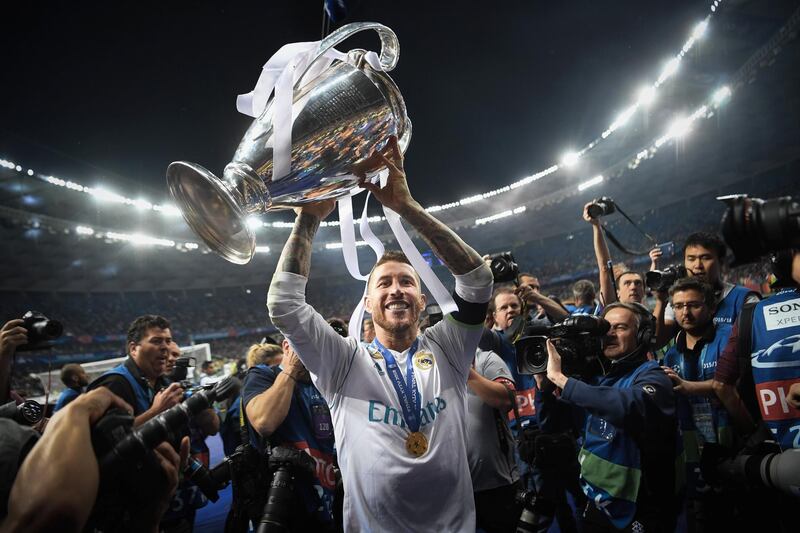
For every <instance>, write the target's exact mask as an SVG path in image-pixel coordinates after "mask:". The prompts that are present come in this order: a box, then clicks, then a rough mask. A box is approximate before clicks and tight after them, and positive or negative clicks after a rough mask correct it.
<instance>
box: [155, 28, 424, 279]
mask: <svg viewBox="0 0 800 533" xmlns="http://www.w3.org/2000/svg"><path fill="white" fill-rule="evenodd" d="M364 30H375V31H376V32H377V33H378V35H379V36H380V39H381V53H380V67H381V68H382V69H383V71H381V70H379V69H375V68H372V67H371V66H370V64H369V62H368V61H366V60H365V54H366V52H365V51H364V50H351V51H350V52H348V53H347V55H346V56H343V58H344V59H342V60H340V59H336V60H334V61H333V62H332V63H331V64H330V65H329V66H328V67H327V68H326V69H324V70H323V71H322V72H321V73H319V74H318V75H316V76H314V77H313V78H312V79H306V78H308V77H309V76H308V75H307V74H308V73H309V71H310V70H311V67H312V66H313V65H314V62H315V61H317V60H319V59H320V58H322V57H323V56H324V55H325V53H326V52H327V51H328V50H330V49H332V48H333V47H334V46H336V45H337V44H338V43H340V42H341V41H343V40H345V39H347V38H348V37H350V36H351V35H353V34H355V33H357V32H361V31H364ZM398 55H399V43H398V41H397V36H396V35H395V34H394V32H393V31H392V30H390V29H389V28H387V27H386V26H383V25H381V24H376V23H356V24H348V25H346V26H343V27H342V28H340V29H339V30H337V31H335V32H333V33H331V34H330V35H329V36H327V37H326V38H325V39H323V40H322V41H321V42H320V43H319V47H318V49H317V50H316V53H315V55H314V56H313V59H312V60H311V61H309V62H308V67H307V68H306V70H305V71H304V72H303V74H302V75H300V76H298V77H296V78H295V79H296V80H298V81H297V82H296V83H295V84H294V87H293V95H292V117H293V126H292V133H291V167H290V170H289V172H288V173H286V174H285V175H283V176H280V177H278V178H277V179H273V141H274V135H275V131H274V127H273V114H274V103H275V102H274V100H275V95H272V96H271V97H270V100H269V101H268V102H267V105H266V107H265V108H264V111H263V113H261V115H260V116H259V117H258V118H257V119H255V120H254V121H253V123H252V124H251V125H250V128H249V129H248V130H247V132H246V133H245V134H244V137H243V138H242V140H241V142H240V143H239V147H238V148H237V149H236V153H235V154H234V155H233V160H232V161H231V162H230V163H229V164H228V165H227V166H226V167H225V169H224V171H223V175H222V176H223V177H222V179H219V178H217V177H216V176H215V175H214V174H213V173H211V172H210V171H209V170H207V169H205V168H203V167H202V166H200V165H198V164H195V163H190V162H188V161H176V162H174V163H172V164H170V165H169V168H168V169H167V184H168V186H169V190H170V193H171V194H172V197H173V198H174V200H175V202H176V203H177V205H178V208H179V209H180V210H181V212H182V214H183V217H184V218H185V219H186V222H187V223H188V224H189V226H190V227H191V228H192V230H193V231H194V232H195V233H196V234H197V235H198V236H199V237H200V238H201V239H203V241H205V243H206V244H207V245H208V246H209V247H210V248H211V249H212V250H213V251H215V252H216V253H218V254H219V255H221V256H222V257H224V258H225V259H227V260H228V261H231V262H232V263H237V264H245V263H247V262H249V261H250V259H251V258H252V257H253V254H254V252H255V236H254V235H253V231H252V230H251V229H250V228H249V227H248V224H247V217H248V216H249V215H252V214H259V213H264V212H267V211H273V210H278V209H286V208H291V207H294V206H298V205H302V204H304V203H308V202H314V201H318V200H324V199H330V198H338V197H341V196H344V195H347V194H350V193H351V191H352V190H353V189H354V188H356V187H358V178H356V177H355V176H354V175H353V172H354V168H355V166H356V165H357V164H358V163H359V162H361V161H363V160H364V159H366V158H367V157H368V156H369V155H370V154H371V153H372V151H373V150H374V149H376V148H377V149H381V148H382V147H383V144H384V142H385V140H386V139H387V138H388V137H389V136H390V135H395V136H397V138H398V142H399V145H400V148H401V150H402V151H403V152H405V150H406V147H407V146H408V143H409V140H410V139H411V121H410V120H409V118H408V115H407V114H406V106H405V103H404V102H403V97H402V96H401V95H400V91H399V89H398V88H397V86H396V85H395V83H394V82H393V81H392V79H391V78H390V77H389V76H388V75H387V74H386V73H385V71H390V70H392V69H393V68H394V66H395V65H396V64H397V59H398ZM373 64H374V63H373ZM374 176H375V174H372V175H368V178H373V177H374Z"/></svg>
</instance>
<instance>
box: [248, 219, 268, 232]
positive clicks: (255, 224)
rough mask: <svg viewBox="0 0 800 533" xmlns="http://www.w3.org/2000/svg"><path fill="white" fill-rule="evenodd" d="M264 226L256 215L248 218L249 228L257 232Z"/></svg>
mask: <svg viewBox="0 0 800 533" xmlns="http://www.w3.org/2000/svg"><path fill="white" fill-rule="evenodd" d="M263 226H264V223H263V222H261V219H260V218H258V217H257V216H255V215H250V216H249V217H247V227H248V228H250V229H252V230H256V229H259V228H261V227H263Z"/></svg>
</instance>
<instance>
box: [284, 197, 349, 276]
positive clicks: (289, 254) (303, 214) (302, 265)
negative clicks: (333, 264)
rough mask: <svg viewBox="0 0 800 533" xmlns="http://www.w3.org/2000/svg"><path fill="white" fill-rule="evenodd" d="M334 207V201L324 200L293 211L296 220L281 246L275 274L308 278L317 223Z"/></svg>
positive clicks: (317, 227)
mask: <svg viewBox="0 0 800 533" xmlns="http://www.w3.org/2000/svg"><path fill="white" fill-rule="evenodd" d="M335 205H336V201H335V200H325V201H322V202H315V203H311V204H306V205H304V206H303V207H299V208H297V209H295V212H296V213H297V218H296V219H295V221H294V228H292V234H291V235H289V239H288V240H287V241H286V244H285V245H284V246H283V251H282V252H281V257H280V259H279V260H278V268H277V269H276V270H275V272H276V273H277V272H291V273H293V274H299V275H301V276H303V277H306V278H307V277H308V273H309V270H310V269H311V245H312V243H313V242H314V236H315V235H316V234H317V230H318V229H319V223H320V222H322V220H323V219H324V218H325V217H327V216H328V215H329V214H330V212H331V211H333V208H334V206H335Z"/></svg>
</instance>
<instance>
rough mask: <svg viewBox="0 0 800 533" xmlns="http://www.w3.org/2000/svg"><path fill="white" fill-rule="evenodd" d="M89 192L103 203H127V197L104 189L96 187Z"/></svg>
mask: <svg viewBox="0 0 800 533" xmlns="http://www.w3.org/2000/svg"><path fill="white" fill-rule="evenodd" d="M88 192H89V194H91V195H92V196H94V197H95V198H97V199H98V200H100V201H101V202H108V203H114V204H124V203H125V197H124V196H120V195H119V194H117V193H114V192H111V191H108V190H106V189H103V188H102V187H95V188H93V189H92V188H90V189H89V190H88Z"/></svg>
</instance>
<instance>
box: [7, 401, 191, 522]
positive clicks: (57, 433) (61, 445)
mask: <svg viewBox="0 0 800 533" xmlns="http://www.w3.org/2000/svg"><path fill="white" fill-rule="evenodd" d="M112 407H118V408H121V409H124V410H126V411H128V412H130V410H131V407H130V406H129V405H127V404H126V403H125V402H124V401H123V400H122V399H121V398H119V397H117V396H116V395H114V394H113V393H111V392H110V391H108V390H107V389H104V388H101V389H99V390H94V391H92V392H89V393H87V394H83V395H81V396H80V397H78V398H77V399H76V400H75V401H73V402H72V403H71V404H70V405H68V406H67V407H66V408H65V409H63V410H62V411H60V412H59V413H58V414H57V415H56V416H55V417H54V418H53V420H52V421H51V423H50V425H49V426H48V429H47V432H46V433H45V434H44V436H43V437H42V438H41V440H40V441H39V442H38V443H37V444H36V445H35V446H34V447H33V449H32V450H31V451H30V453H29V454H28V456H27V458H26V459H25V461H24V463H23V464H22V467H21V468H20V470H19V474H18V475H17V478H16V480H15V482H14V486H13V488H12V490H11V497H10V499H9V514H8V516H7V517H6V519H5V520H4V521H3V522H2V524H0V531H2V532H3V533H6V532H16V531H20V532H22V531H25V532H39V531H41V532H50V531H80V530H81V529H82V528H83V526H84V524H85V523H86V521H87V519H88V517H89V513H90V512H91V510H92V506H93V505H94V503H95V499H96V498H97V494H98V487H99V483H100V476H99V468H98V463H97V459H96V458H95V455H94V449H93V447H92V440H91V431H90V430H91V426H92V425H94V424H95V423H96V422H97V421H98V420H99V419H100V418H101V417H102V416H103V414H104V413H105V412H106V411H107V410H108V409H109V408H112ZM188 450H189V442H188V439H184V440H183V441H182V443H181V451H180V454H178V453H177V452H176V451H175V450H174V449H172V447H171V446H170V445H168V444H167V443H163V444H161V445H160V446H158V447H157V448H156V449H155V452H156V453H155V457H156V459H157V461H158V463H159V465H160V468H161V479H160V481H159V482H158V483H157V484H154V485H151V486H150V487H149V489H150V492H149V493H148V494H149V496H148V497H147V502H148V505H147V506H146V507H142V508H139V509H138V510H137V511H138V512H137V514H136V516H135V523H134V524H130V530H131V531H150V532H156V531H158V522H159V520H160V518H161V515H162V514H163V512H164V510H165V509H166V506H167V504H168V502H169V499H170V497H171V495H172V492H173V491H174V490H175V486H176V485H177V482H178V472H179V471H180V466H181V465H183V464H184V463H185V461H186V456H187V454H188ZM120 481H121V482H123V483H130V482H132V481H133V480H130V479H125V480H120Z"/></svg>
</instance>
